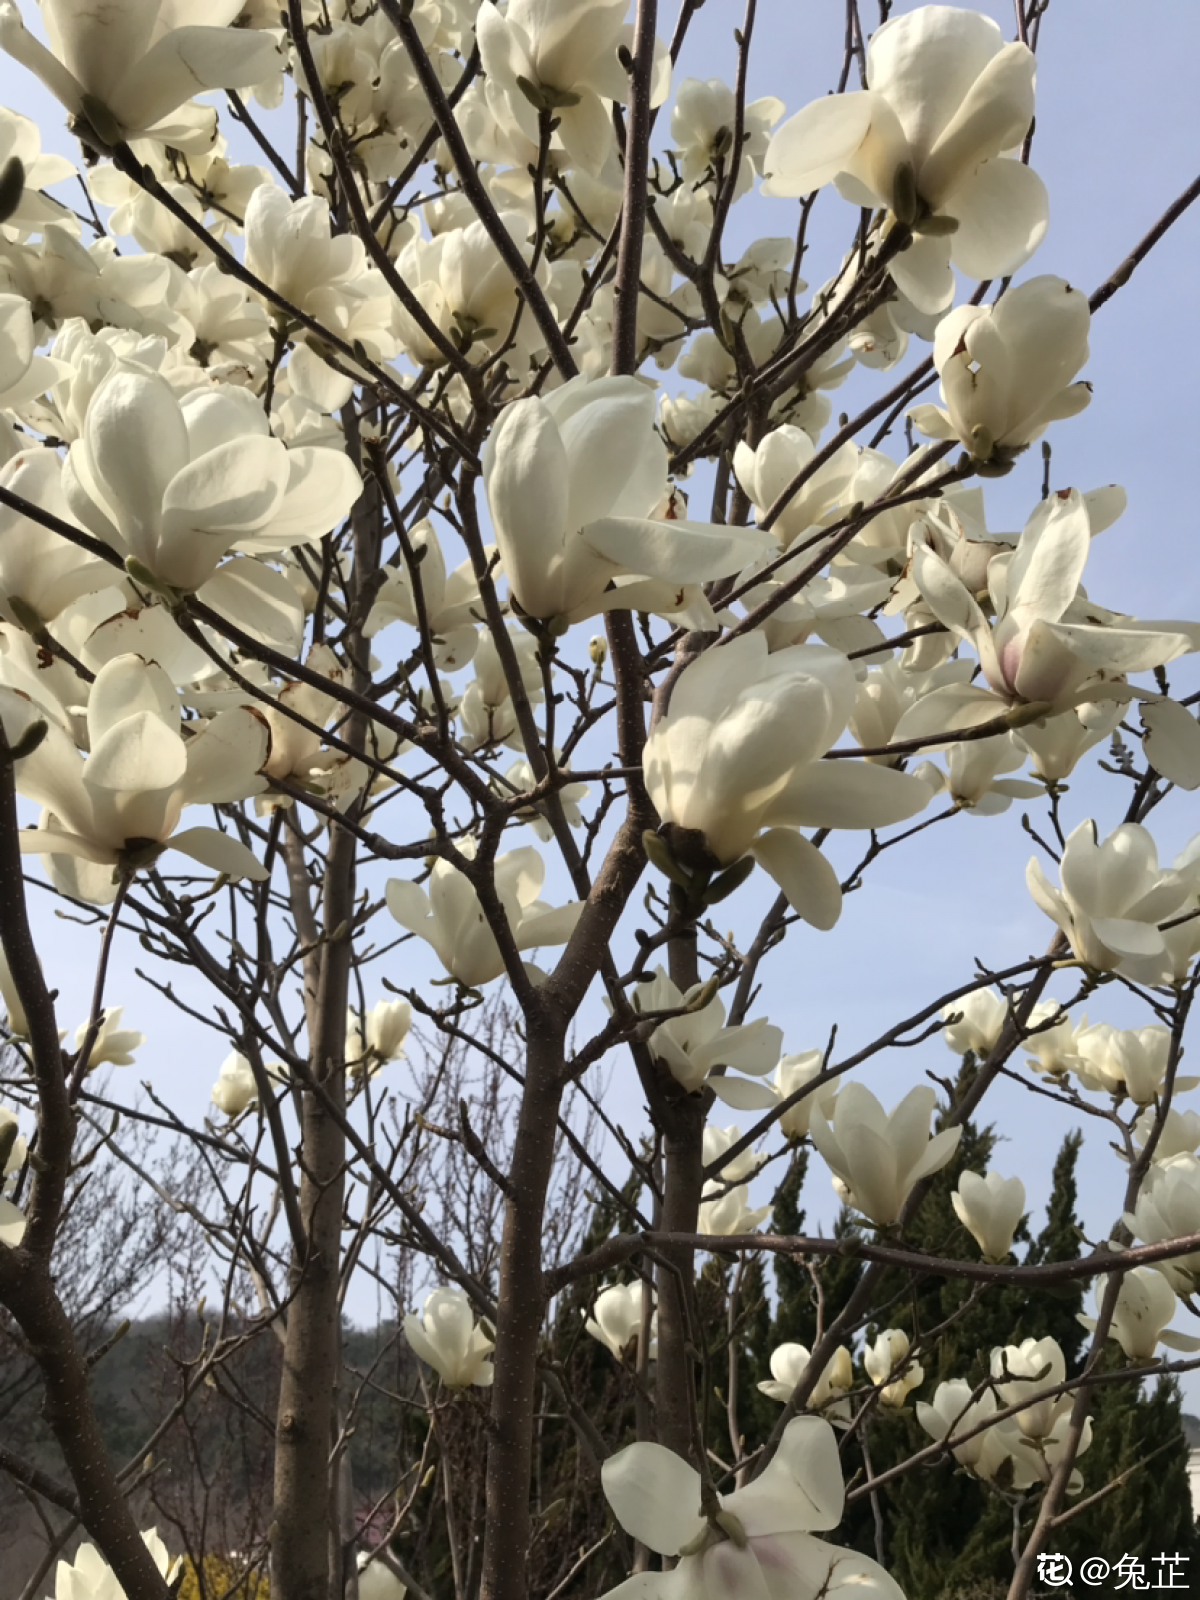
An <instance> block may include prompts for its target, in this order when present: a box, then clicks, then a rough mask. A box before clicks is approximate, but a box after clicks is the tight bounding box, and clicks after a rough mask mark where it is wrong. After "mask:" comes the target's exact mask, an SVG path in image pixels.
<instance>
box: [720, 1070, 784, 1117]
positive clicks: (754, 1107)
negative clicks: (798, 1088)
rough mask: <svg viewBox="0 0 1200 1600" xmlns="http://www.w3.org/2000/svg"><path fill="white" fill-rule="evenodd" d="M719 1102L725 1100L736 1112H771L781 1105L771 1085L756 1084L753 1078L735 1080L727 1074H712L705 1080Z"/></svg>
mask: <svg viewBox="0 0 1200 1600" xmlns="http://www.w3.org/2000/svg"><path fill="white" fill-rule="evenodd" d="M704 1086H705V1088H706V1089H711V1090H712V1092H713V1093H714V1094H715V1095H716V1097H717V1099H718V1100H723V1101H724V1102H725V1104H726V1105H727V1106H732V1107H733V1109H734V1110H735V1111H769V1110H770V1109H771V1107H772V1106H775V1105H778V1104H779V1096H778V1095H777V1094H776V1093H775V1091H774V1089H772V1088H771V1086H770V1084H766V1083H755V1082H754V1081H753V1080H752V1079H751V1078H733V1077H730V1076H729V1075H728V1074H727V1073H718V1074H710V1075H709V1076H708V1077H707V1078H706V1079H705V1080H704Z"/></svg>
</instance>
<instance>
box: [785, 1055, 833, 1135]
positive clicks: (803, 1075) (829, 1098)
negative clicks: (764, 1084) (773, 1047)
mask: <svg viewBox="0 0 1200 1600" xmlns="http://www.w3.org/2000/svg"><path fill="white" fill-rule="evenodd" d="M824 1066H825V1054H824V1051H821V1050H803V1051H800V1052H799V1053H798V1054H796V1055H790V1056H781V1057H780V1060H779V1065H778V1067H776V1069H775V1092H776V1094H777V1095H778V1096H779V1098H780V1099H781V1100H790V1099H791V1097H792V1095H794V1094H795V1093H796V1092H797V1091H798V1090H800V1089H802V1088H803V1087H804V1085H805V1084H806V1083H811V1082H812V1080H813V1079H814V1078H815V1077H816V1076H817V1075H818V1073H820V1072H821V1071H823V1069H824ZM837 1092H838V1084H837V1082H836V1081H832V1080H831V1081H830V1082H829V1083H823V1084H822V1085H821V1086H820V1087H819V1088H818V1089H814V1090H813V1092H812V1093H811V1094H806V1095H805V1096H804V1097H803V1099H801V1100H797V1102H796V1104H795V1105H794V1106H792V1107H791V1109H790V1110H788V1111H785V1112H784V1113H783V1115H782V1116H781V1117H780V1119H779V1131H780V1133H782V1134H783V1136H784V1138H785V1139H804V1138H807V1136H808V1125H809V1120H810V1118H811V1117H812V1113H813V1107H814V1106H817V1105H819V1106H820V1107H821V1108H822V1110H823V1112H824V1114H825V1117H826V1120H828V1118H829V1117H830V1115H831V1114H832V1111H833V1103H834V1101H835V1100H836V1099H837Z"/></svg>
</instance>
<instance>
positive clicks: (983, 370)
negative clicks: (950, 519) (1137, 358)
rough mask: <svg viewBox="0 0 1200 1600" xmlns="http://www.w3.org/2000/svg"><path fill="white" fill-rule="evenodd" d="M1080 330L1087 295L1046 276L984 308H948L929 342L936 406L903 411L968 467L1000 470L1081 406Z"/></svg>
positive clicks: (1083, 338)
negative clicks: (939, 402) (957, 448)
mask: <svg viewBox="0 0 1200 1600" xmlns="http://www.w3.org/2000/svg"><path fill="white" fill-rule="evenodd" d="M1090 326H1091V312H1090V311H1089V310H1088V302H1087V296H1086V295H1085V294H1083V293H1082V292H1081V291H1080V290H1078V289H1073V288H1072V287H1071V285H1070V284H1069V283H1067V281H1066V280H1065V279H1064V278H1055V277H1051V276H1049V275H1047V276H1046V277H1042V278H1030V279H1029V281H1028V282H1026V283H1022V284H1020V285H1018V287H1017V288H1015V289H1010V290H1009V291H1008V293H1007V294H1006V295H1005V296H1004V297H1003V298H1002V299H1001V300H998V301H996V302H994V303H993V304H992V305H988V306H972V305H966V306H956V307H955V309H954V310H953V311H951V312H950V313H949V315H948V316H945V317H943V318H942V320H941V322H939V323H938V328H937V333H936V334H935V335H934V340H933V360H934V365H935V366H936V367H937V370H938V373H939V374H940V376H941V380H942V390H941V392H942V399H943V401H944V402H945V410H942V409H940V408H939V407H938V406H932V405H923V406H914V407H913V409H912V411H911V412H910V413H909V414H910V416H911V417H912V419H913V421H914V422H915V423H916V425H917V427H918V428H919V429H920V430H921V432H922V433H924V434H926V435H928V437H929V438H931V439H951V440H955V439H956V440H959V441H961V443H962V444H963V446H964V447H965V448H966V449H967V450H969V451H970V453H971V455H972V456H973V457H974V459H975V461H976V462H978V463H983V464H987V463H994V465H995V466H996V467H997V468H1003V467H1004V466H1006V465H1008V464H1011V462H1012V459H1013V457H1014V456H1016V455H1018V454H1019V453H1020V452H1021V451H1022V450H1024V449H1025V448H1026V446H1027V445H1029V444H1031V443H1032V441H1033V440H1034V439H1037V438H1040V437H1041V435H1042V434H1043V433H1044V432H1045V431H1046V429H1047V428H1048V427H1049V425H1050V424H1051V423H1052V422H1061V421H1063V420H1064V419H1065V418H1066V417H1074V416H1078V414H1079V413H1080V412H1081V411H1082V410H1084V408H1085V407H1086V406H1087V405H1088V403H1089V402H1090V400H1091V398H1092V391H1091V386H1090V384H1086V383H1076V382H1074V381H1073V380H1074V378H1075V375H1076V373H1078V372H1079V370H1080V368H1081V367H1082V366H1083V364H1084V362H1085V361H1086V360H1087V358H1088V330H1089V328H1090Z"/></svg>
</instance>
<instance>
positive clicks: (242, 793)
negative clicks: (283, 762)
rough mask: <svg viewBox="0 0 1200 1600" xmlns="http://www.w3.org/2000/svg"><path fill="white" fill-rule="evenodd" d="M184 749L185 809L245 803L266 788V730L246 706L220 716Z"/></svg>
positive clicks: (268, 745) (268, 737)
mask: <svg viewBox="0 0 1200 1600" xmlns="http://www.w3.org/2000/svg"><path fill="white" fill-rule="evenodd" d="M185 748H186V752H187V771H186V774H185V776H184V779H183V784H182V796H183V802H184V804H185V805H220V804H222V803H224V802H226V801H232V800H247V799H249V797H250V796H251V795H254V794H261V793H262V792H263V790H264V789H265V788H266V787H267V784H266V779H265V778H263V777H262V776H261V773H262V769H263V767H265V766H266V764H267V758H268V756H269V755H270V750H271V735H270V730H269V728H268V726H267V721H266V718H265V717H263V716H262V715H260V713H259V712H257V711H252V710H250V708H249V707H248V706H236V707H234V708H233V709H232V710H230V711H222V712H220V713H219V714H218V715H217V716H215V717H214V718H213V720H212V721H211V722H210V723H209V724H208V725H207V727H205V728H203V729H202V730H201V731H200V732H199V733H198V734H196V735H195V737H194V738H191V739H189V740H188V741H187V745H186V747H185Z"/></svg>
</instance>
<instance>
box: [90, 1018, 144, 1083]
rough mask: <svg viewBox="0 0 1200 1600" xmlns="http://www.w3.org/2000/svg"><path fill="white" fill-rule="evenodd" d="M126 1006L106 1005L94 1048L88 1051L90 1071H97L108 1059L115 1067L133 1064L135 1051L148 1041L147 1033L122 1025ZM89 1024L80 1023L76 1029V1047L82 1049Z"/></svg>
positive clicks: (93, 1042)
mask: <svg viewBox="0 0 1200 1600" xmlns="http://www.w3.org/2000/svg"><path fill="white" fill-rule="evenodd" d="M124 1009H125V1007H124V1006H106V1007H105V1009H104V1011H103V1012H102V1014H101V1017H100V1027H99V1029H98V1030H97V1033H96V1037H95V1039H94V1040H93V1041H92V1048H91V1050H90V1051H89V1052H88V1059H87V1067H88V1071H89V1072H93V1071H95V1069H96V1068H97V1067H99V1066H103V1064H104V1063H105V1062H106V1061H108V1062H111V1063H112V1065H113V1066H114V1067H128V1066H131V1065H132V1064H133V1052H134V1051H135V1050H136V1049H137V1048H138V1046H139V1045H143V1044H145V1042H146V1035H145V1034H144V1033H138V1032H136V1031H135V1030H134V1029H133V1028H123V1027H122V1026H121V1013H122V1012H123V1011H124ZM87 1031H88V1025H87V1023H86V1022H82V1023H80V1025H79V1027H78V1028H76V1030H75V1048H76V1050H78V1049H80V1048H81V1047H82V1045H83V1041H84V1038H85V1037H86V1035H87Z"/></svg>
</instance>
